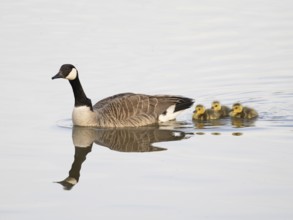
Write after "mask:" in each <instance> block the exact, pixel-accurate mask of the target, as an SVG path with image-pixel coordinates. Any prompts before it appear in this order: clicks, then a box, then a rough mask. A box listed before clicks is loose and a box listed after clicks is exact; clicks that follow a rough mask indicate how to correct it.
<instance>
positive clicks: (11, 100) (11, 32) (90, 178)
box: [0, 0, 293, 220]
mask: <svg viewBox="0 0 293 220" xmlns="http://www.w3.org/2000/svg"><path fill="white" fill-rule="evenodd" d="M0 12H1V13H0V14H1V15H0V19H1V29H0V36H1V37H0V38H1V41H0V46H1V51H0V54H1V58H2V62H1V64H0V67H1V72H2V73H1V74H0V79H1V87H0V88H1V93H0V98H1V100H2V104H1V110H0V117H1V126H0V131H1V134H2V135H1V143H2V144H1V147H0V149H1V154H0V161H1V162H0V165H1V166H0V171H1V174H2V177H1V183H0V186H1V187H0V188H1V190H0V191H1V198H0V218H1V219H20V218H21V219H30V220H31V219H40V218H42V219H61V218H63V219H69V218H70V219H77V218H88V219H97V218H103V219H117V218H121V219H126V218H127V219H163V218H164V219H165V218H168V219H278V220H279V219H292V218H293V211H292V210H293V207H292V204H293V199H292V198H293V187H292V186H293V173H292V169H291V167H292V166H293V162H292V153H293V149H292V143H293V139H292V132H293V112H292V109H293V101H292V100H293V99H292V98H293V89H292V85H293V75H292V69H293V62H292V59H293V41H292V39H293V31H292V30H293V4H292V2H291V1H262V0H258V1H231V0H225V1H188V0H186V1H185V0H184V1H177V0H172V1H164V0H162V1H137V2H133V1H116V0H110V1H107V2H101V1H92V0H88V1H83V2H80V1H41V2H36V1H33V0H24V1H19V2H18V1H14V2H13V1H6V0H4V1H1V3H0ZM64 63H72V64H74V65H75V66H76V67H77V68H78V70H79V73H80V78H81V81H82V83H83V86H84V89H85V91H86V93H87V95H88V96H89V97H90V98H91V99H92V101H93V103H95V102H96V101H98V100H100V99H102V98H104V97H107V96H110V95H113V94H116V93H121V92H138V93H147V94H174V95H184V96H188V97H192V98H194V99H195V100H196V103H202V104H204V105H206V106H209V105H210V103H211V102H212V101H213V100H220V101H221V102H222V103H223V104H226V105H232V104H233V103H234V102H242V103H243V104H245V105H248V106H251V107H254V108H255V109H256V110H257V111H258V112H259V115H260V117H259V118H258V120H256V121H254V122H250V123H235V122H233V121H231V120H230V119H223V120H219V121H216V122H213V123H203V124H202V123H201V124H200V123H194V122H193V121H192V120H191V115H192V111H193V109H189V110H187V111H186V112H184V113H183V114H182V115H180V117H179V118H178V121H177V122H173V123H168V124H165V125H163V126H161V127H160V128H157V127H150V128H144V129H137V130H127V129H122V130H120V131H113V130H107V129H106V130H103V129H90V130H82V131H76V129H72V127H71V125H70V123H71V122H70V120H69V118H70V115H71V110H72V106H73V96H72V91H71V88H70V86H69V84H68V82H66V81H64V80H59V81H51V77H52V76H53V75H55V74H56V72H57V71H58V69H59V67H60V66H61V65H62V64H64ZM60 125H62V126H60ZM64 125H65V126H64ZM79 135H81V136H82V137H84V138H80V137H79ZM68 177H72V178H73V179H69V181H67V182H69V184H65V182H66V181H65V182H64V180H66V178H68ZM74 178H75V180H74ZM67 180H68V179H67ZM56 182H61V183H63V185H60V184H58V183H56Z"/></svg>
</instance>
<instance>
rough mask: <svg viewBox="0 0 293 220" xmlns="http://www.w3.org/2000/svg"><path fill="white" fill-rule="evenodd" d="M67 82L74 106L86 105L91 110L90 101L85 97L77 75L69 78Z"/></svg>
mask: <svg viewBox="0 0 293 220" xmlns="http://www.w3.org/2000/svg"><path fill="white" fill-rule="evenodd" d="M69 82H70V85H71V87H72V90H73V94H74V99H75V103H74V106H75V107H79V106H88V107H90V108H91V110H93V106H92V102H91V100H90V99H89V98H87V97H86V94H85V93H84V91H83V88H82V86H81V83H80V81H79V78H78V76H77V77H76V79H74V80H69Z"/></svg>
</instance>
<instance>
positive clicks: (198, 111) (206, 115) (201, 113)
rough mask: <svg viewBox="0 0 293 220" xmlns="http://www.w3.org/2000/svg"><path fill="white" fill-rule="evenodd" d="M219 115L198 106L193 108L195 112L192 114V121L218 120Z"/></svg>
mask: <svg viewBox="0 0 293 220" xmlns="http://www.w3.org/2000/svg"><path fill="white" fill-rule="evenodd" d="M219 118H220V114H219V113H217V112H215V111H214V110H213V109H206V108H205V107H204V106H203V105H201V104H199V105H197V106H195V111H194V112H193V116H192V119H193V120H199V121H204V120H214V119H219Z"/></svg>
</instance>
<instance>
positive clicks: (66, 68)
mask: <svg viewBox="0 0 293 220" xmlns="http://www.w3.org/2000/svg"><path fill="white" fill-rule="evenodd" d="M77 76H78V73H77V69H76V68H75V67H74V66H73V65H72V64H64V65H62V66H61V67H60V70H59V72H58V73H57V74H56V75H55V76H53V77H52V79H58V78H63V79H68V80H75V79H76V78H77Z"/></svg>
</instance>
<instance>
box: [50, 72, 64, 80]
mask: <svg viewBox="0 0 293 220" xmlns="http://www.w3.org/2000/svg"><path fill="white" fill-rule="evenodd" d="M59 78H64V77H63V75H62V72H58V73H57V74H56V75H55V76H53V77H52V79H59Z"/></svg>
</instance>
